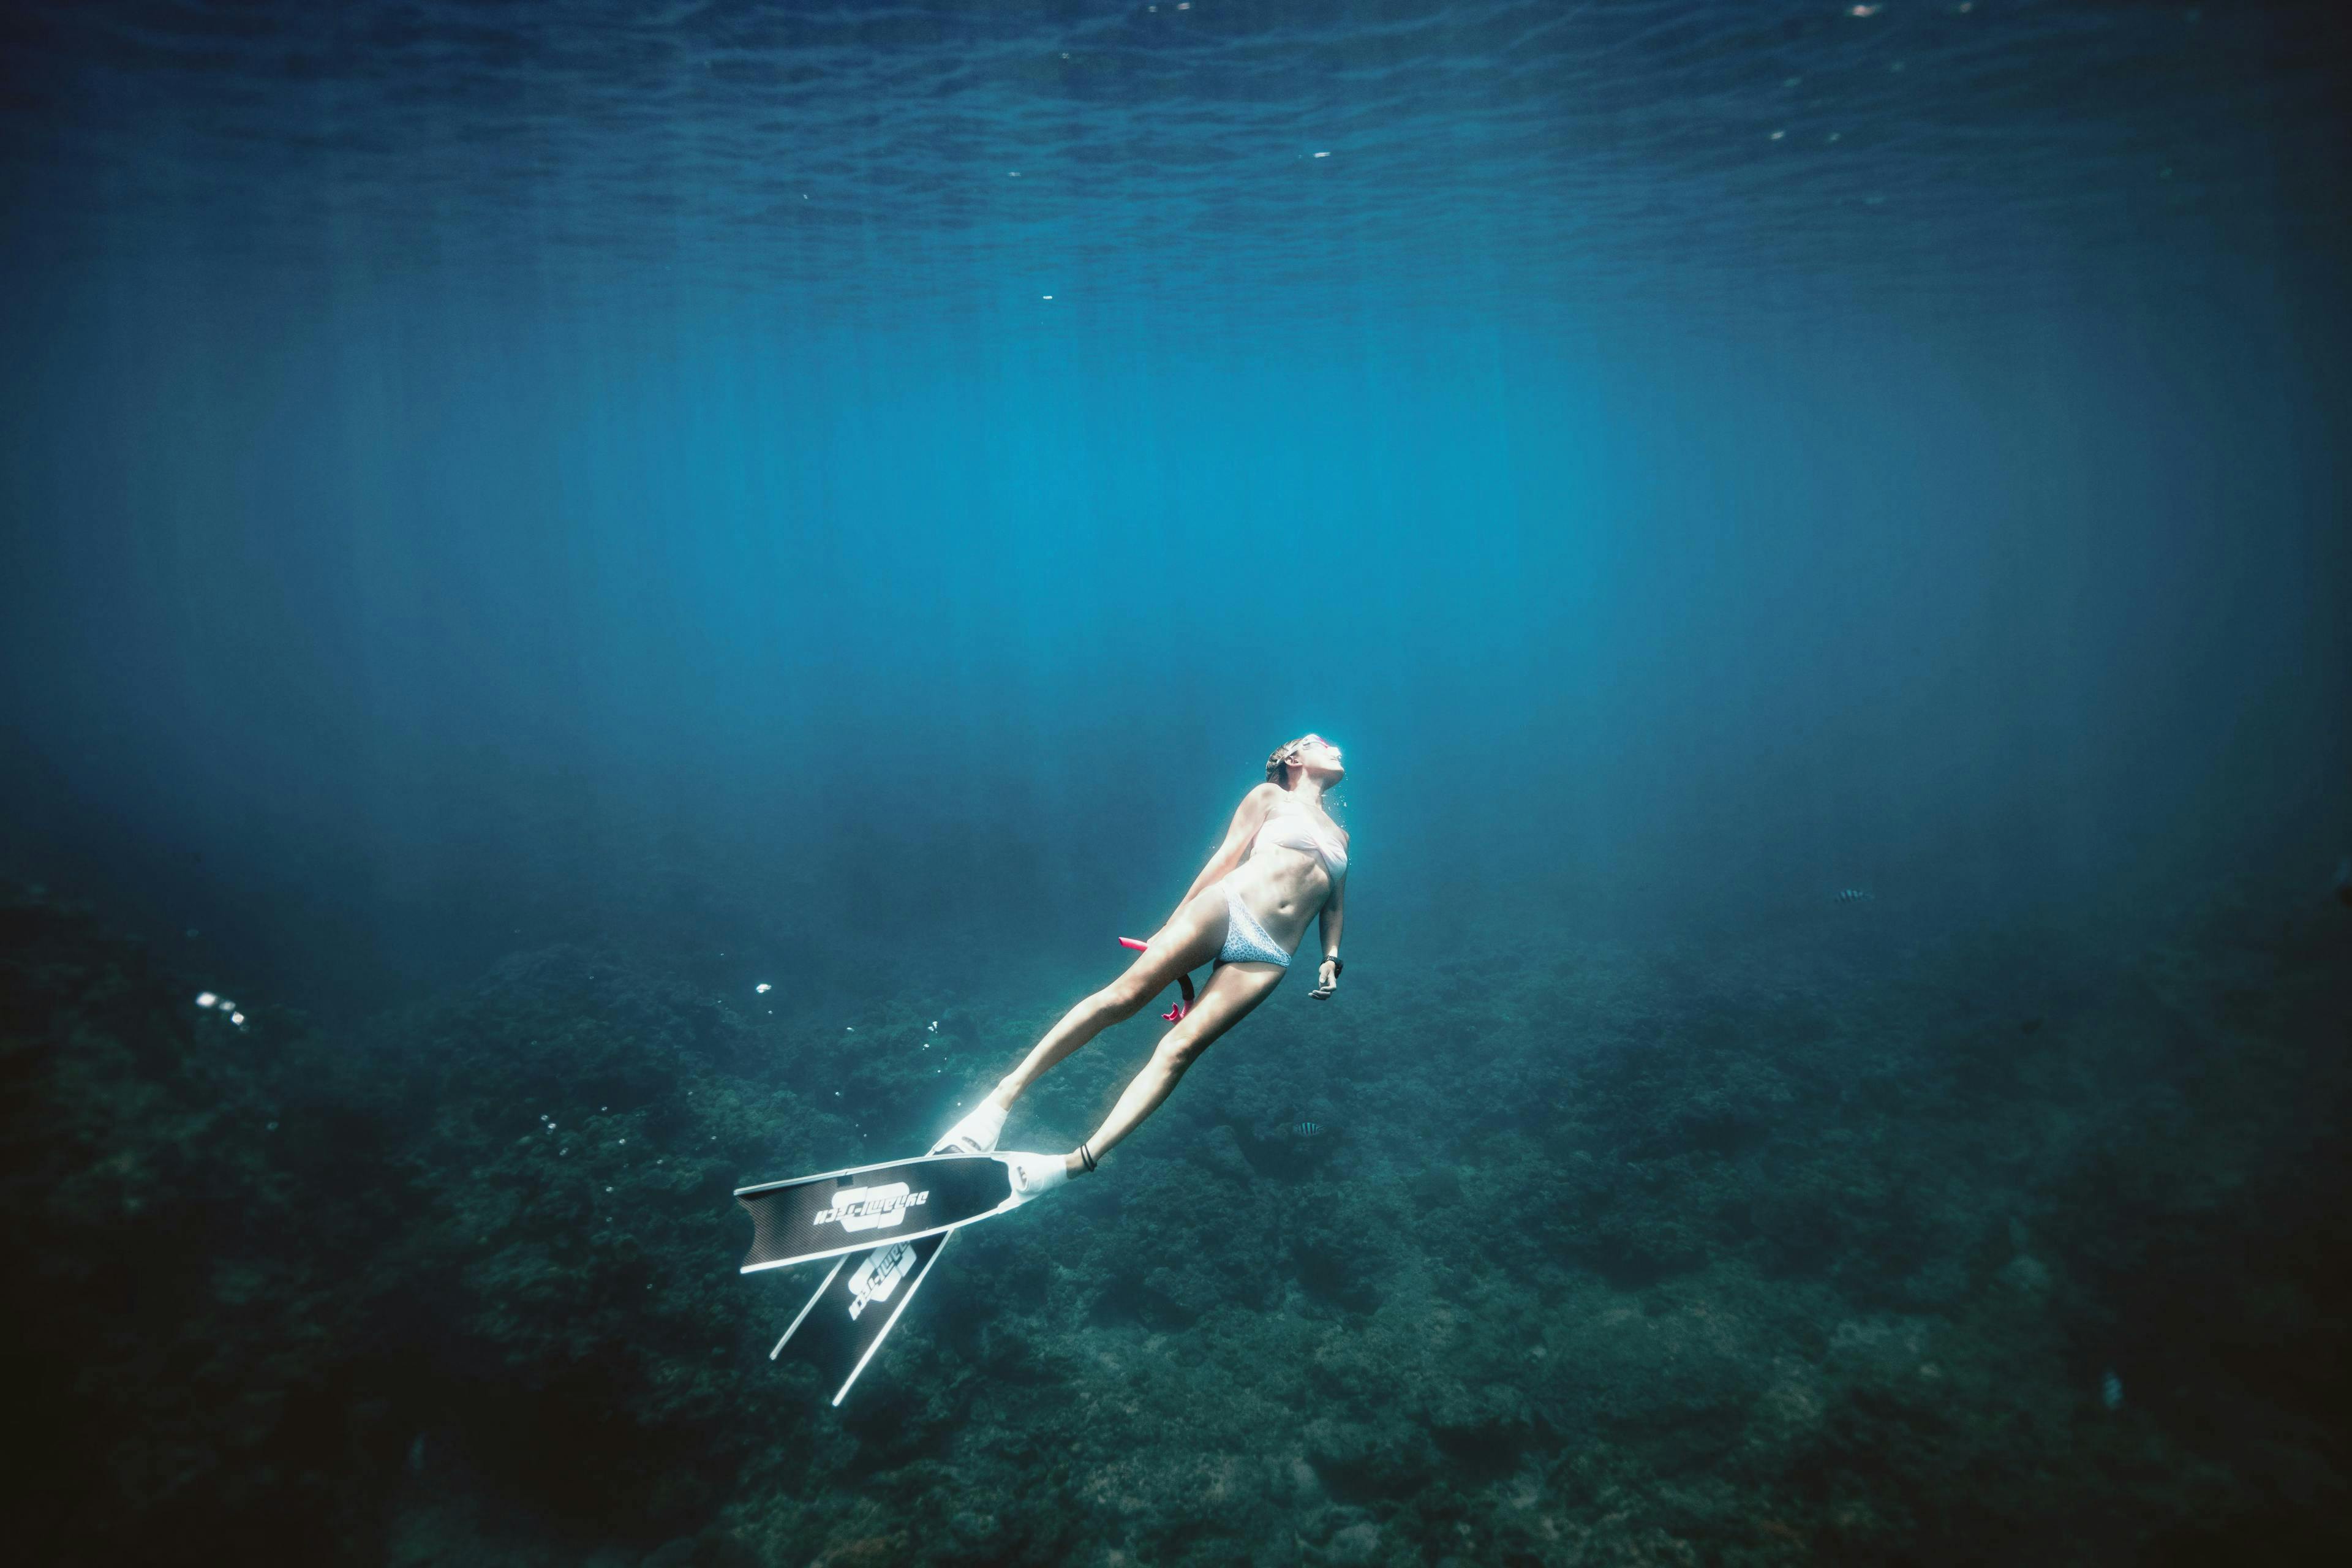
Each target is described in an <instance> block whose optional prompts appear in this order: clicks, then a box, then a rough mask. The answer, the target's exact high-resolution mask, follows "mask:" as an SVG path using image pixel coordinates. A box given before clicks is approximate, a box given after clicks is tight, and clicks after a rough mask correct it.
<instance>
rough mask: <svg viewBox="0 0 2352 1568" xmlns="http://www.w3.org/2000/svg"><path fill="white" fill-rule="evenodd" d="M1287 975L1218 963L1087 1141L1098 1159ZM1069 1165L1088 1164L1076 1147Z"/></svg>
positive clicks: (1265, 967) (1075, 1168)
mask: <svg viewBox="0 0 2352 1568" xmlns="http://www.w3.org/2000/svg"><path fill="white" fill-rule="evenodd" d="M1282 976H1283V970H1282V968H1281V966H1279V965H1278V964H1272V963H1222V964H1219V965H1218V966H1217V969H1216V972H1215V973H1213V974H1211V975H1210V976H1209V984H1207V985H1206V986H1205V987H1203V988H1202V992H1201V996H1200V1000H1198V1001H1197V1002H1194V1003H1193V1004H1192V1011H1190V1012H1188V1013H1186V1014H1185V1015H1184V1016H1183V1019H1182V1021H1181V1022H1180V1023H1178V1024H1177V1026H1175V1027H1174V1028H1172V1029H1171V1030H1169V1031H1168V1032H1167V1033H1166V1034H1164V1035H1162V1036H1160V1044H1159V1046H1158V1047H1157V1048H1155V1049H1154V1050H1153V1051H1152V1053H1151V1059H1150V1061H1148V1062H1146V1063H1144V1064H1143V1070H1142V1071H1141V1072H1139V1073H1137V1074H1136V1075H1135V1077H1134V1078H1133V1079H1129V1082H1128V1086H1127V1092H1126V1093H1124V1094H1122V1095H1120V1096H1119V1097H1118V1104H1117V1105H1114V1106H1112V1107H1111V1108H1110V1114H1109V1115H1108V1116H1107V1117H1105V1118H1103V1124H1102V1125H1101V1126H1100V1127H1097V1128H1096V1129H1095V1133H1094V1136H1093V1137H1091V1138H1089V1139H1087V1142H1086V1148H1087V1152H1089V1153H1091V1154H1093V1155H1094V1157H1095V1158H1096V1159H1097V1160H1099V1159H1101V1158H1102V1157H1103V1156H1104V1155H1105V1154H1108V1153H1109V1152H1111V1150H1113V1149H1115V1148H1117V1147H1118V1143H1119V1142H1120V1140H1122V1139H1124V1138H1125V1137H1126V1136H1127V1135H1128V1134H1129V1133H1130V1132H1132V1131H1135V1129H1136V1126H1137V1124H1138V1123H1139V1122H1140V1121H1142V1120H1143V1119H1144V1118H1145V1117H1147V1116H1149V1115H1150V1114H1151V1113H1152V1112H1153V1111H1154V1110H1159V1109H1160V1101H1161V1100H1166V1099H1167V1098H1168V1093H1169V1091H1170V1090H1171V1089H1174V1088H1175V1087H1176V1080H1177V1079H1180V1078H1182V1077H1183V1076H1184V1072H1185V1069H1186V1068H1190V1067H1191V1066H1192V1064H1193V1063H1194V1062H1195V1061H1198V1060H1199V1059H1200V1057H1201V1053H1202V1051H1205V1050H1207V1049H1208V1048H1209V1047H1211V1046H1212V1045H1213V1044H1215V1043H1216V1040H1217V1037H1218V1036H1220V1035H1222V1034H1223V1033H1224V1032H1225V1031H1226V1030H1227V1029H1230V1028H1232V1027H1233V1026H1234V1025H1235V1024H1238V1023H1240V1022H1241V1021H1242V1020H1243V1019H1244V1018H1245V1017H1247V1016H1249V1013H1250V1009H1252V1008H1254V1007H1255V1006H1256V1005H1258V1004H1259V1003H1261V1002H1263V1001H1265V999H1266V997H1267V996H1269V995H1271V994H1273V992H1274V988H1275V987H1276V985H1279V984H1281V983H1282ZM1068 1165H1069V1170H1070V1173H1071V1174H1072V1175H1076V1174H1077V1173H1078V1172H1079V1171H1081V1170H1083V1169H1084V1168H1085V1165H1084V1163H1083V1162H1081V1161H1080V1160H1079V1158H1078V1156H1077V1154H1076V1152H1072V1153H1071V1155H1070V1157H1069V1162H1068Z"/></svg>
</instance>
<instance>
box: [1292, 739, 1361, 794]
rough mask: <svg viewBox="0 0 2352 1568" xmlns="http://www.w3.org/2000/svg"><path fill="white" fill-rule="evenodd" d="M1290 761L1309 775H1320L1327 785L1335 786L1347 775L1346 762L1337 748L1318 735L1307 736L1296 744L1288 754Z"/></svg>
mask: <svg viewBox="0 0 2352 1568" xmlns="http://www.w3.org/2000/svg"><path fill="white" fill-rule="evenodd" d="M1290 758H1291V761H1293V762H1295V763H1298V764H1299V765H1300V766H1301V767H1302V768H1304V769H1306V771H1307V772H1308V773H1317V774H1320V775H1322V776H1323V777H1324V779H1325V781H1326V783H1327V784H1337V783H1338V782H1339V780H1341V779H1342V778H1345V777H1346V776H1347V773H1348V766H1347V762H1346V760H1345V759H1344V758H1342V757H1341V756H1340V755H1339V747H1337V746H1335V745H1333V744H1332V743H1331V742H1328V741H1327V740H1325V739H1324V738H1323V737H1322V736H1320V735H1309V736H1307V739H1305V740H1303V741H1301V742H1298V745H1297V748H1296V749H1295V750H1293V751H1292V752H1291V753H1290Z"/></svg>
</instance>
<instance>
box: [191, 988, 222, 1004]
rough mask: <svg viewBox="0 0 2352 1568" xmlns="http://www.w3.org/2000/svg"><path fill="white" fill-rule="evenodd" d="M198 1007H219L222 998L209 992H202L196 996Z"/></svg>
mask: <svg viewBox="0 0 2352 1568" xmlns="http://www.w3.org/2000/svg"><path fill="white" fill-rule="evenodd" d="M196 1005H197V1006H199V1007H217V1006H219V1005H220V998H219V997H217V996H215V995H214V994H212V993H211V992H209V991H200V992H198V993H197V994H196Z"/></svg>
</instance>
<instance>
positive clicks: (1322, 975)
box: [1307, 958, 1339, 1002]
mask: <svg viewBox="0 0 2352 1568" xmlns="http://www.w3.org/2000/svg"><path fill="white" fill-rule="evenodd" d="M1338 989H1339V965H1338V964H1336V963H1332V962H1331V961H1330V960H1329V959H1328V958H1327V959H1325V960H1324V961H1323V964H1322V967H1321V968H1319V969H1318V970H1317V971H1316V972H1315V989H1314V990H1312V991H1309V992H1308V993H1307V995H1308V996H1309V997H1310V998H1312V999H1313V1000H1315V1001H1318V1002H1328V1001H1329V1000H1330V999H1331V993H1332V992H1334V991H1337V990H1338Z"/></svg>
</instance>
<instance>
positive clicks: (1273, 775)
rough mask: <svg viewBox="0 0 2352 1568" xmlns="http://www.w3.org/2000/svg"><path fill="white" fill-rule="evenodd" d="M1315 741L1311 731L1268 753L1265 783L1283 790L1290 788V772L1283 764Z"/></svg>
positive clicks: (1266, 756)
mask: <svg viewBox="0 0 2352 1568" xmlns="http://www.w3.org/2000/svg"><path fill="white" fill-rule="evenodd" d="M1314 739H1315V734H1314V732H1313V731H1308V732H1307V733H1306V734H1304V735H1301V736H1299V737H1298V739H1297V740H1296V741H1285V742H1283V743H1282V744H1280V745H1279V746H1276V748H1275V749H1274V750H1273V751H1271V752H1267V753H1266V754H1265V782H1266V783H1268V784H1280V785H1281V786H1282V787H1283V788H1285V789H1288V788H1289V787H1290V778H1289V770H1288V769H1286V768H1285V767H1284V766H1283V764H1284V763H1287V762H1288V761H1290V754H1291V753H1292V752H1296V751H1297V750H1298V748H1299V747H1301V746H1303V745H1305V744H1306V743H1307V742H1309V741H1311V740H1314Z"/></svg>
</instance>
